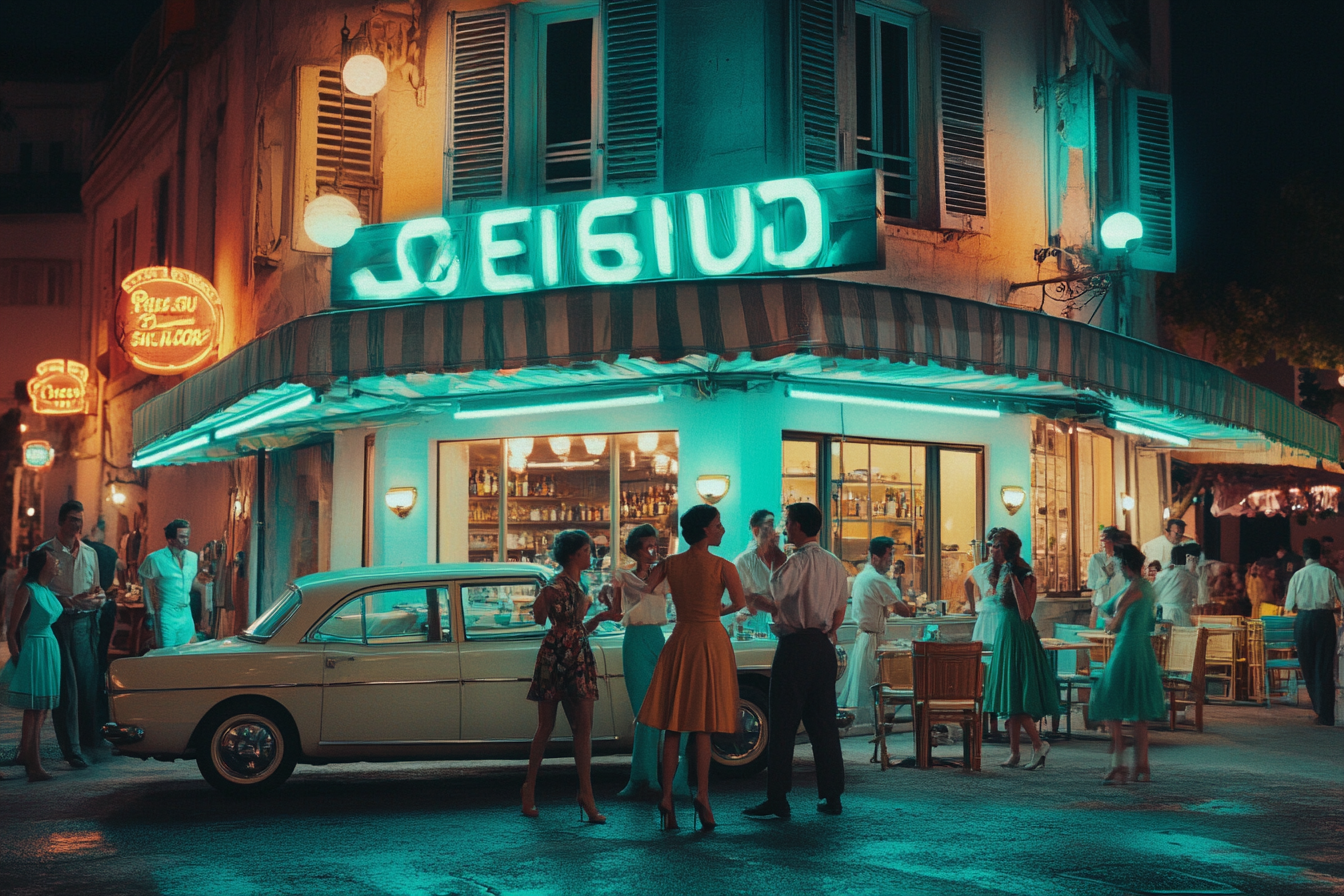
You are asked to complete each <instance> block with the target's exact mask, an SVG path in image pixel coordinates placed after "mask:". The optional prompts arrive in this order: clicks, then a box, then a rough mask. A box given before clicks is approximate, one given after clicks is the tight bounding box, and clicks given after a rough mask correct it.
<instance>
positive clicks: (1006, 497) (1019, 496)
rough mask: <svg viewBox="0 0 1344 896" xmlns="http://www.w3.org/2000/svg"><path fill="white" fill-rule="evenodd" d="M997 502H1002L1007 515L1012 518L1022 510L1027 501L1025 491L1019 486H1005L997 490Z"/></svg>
mask: <svg viewBox="0 0 1344 896" xmlns="http://www.w3.org/2000/svg"><path fill="white" fill-rule="evenodd" d="M999 500H1000V501H1002V502H1003V506H1004V508H1005V509H1006V510H1007V511H1008V515H1009V516H1012V515H1013V514H1015V513H1017V512H1018V511H1019V510H1021V509H1022V505H1023V504H1025V503H1026V501H1027V490H1026V489H1024V488H1023V487H1022V486H1020V485H1005V486H1004V487H1003V488H1001V489H999Z"/></svg>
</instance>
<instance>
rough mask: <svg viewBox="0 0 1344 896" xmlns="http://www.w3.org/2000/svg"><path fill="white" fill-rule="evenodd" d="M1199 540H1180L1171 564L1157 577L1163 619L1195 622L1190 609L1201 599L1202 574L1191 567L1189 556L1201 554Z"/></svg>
mask: <svg viewBox="0 0 1344 896" xmlns="http://www.w3.org/2000/svg"><path fill="white" fill-rule="evenodd" d="M1199 553H1200V550H1199V545H1197V544H1178V545H1176V546H1175V547H1174V548H1172V549H1171V564H1170V565H1168V566H1167V567H1166V568H1165V569H1163V570H1162V571H1161V572H1159V573H1158V574H1157V578H1156V579H1154V580H1153V591H1154V592H1156V594H1157V606H1158V609H1160V610H1161V611H1162V621H1163V622H1170V623H1171V624H1172V625H1185V626H1189V625H1193V624H1194V621H1193V620H1191V618H1190V613H1191V611H1192V610H1194V608H1195V601H1196V600H1198V599H1199V577H1198V576H1196V575H1195V574H1194V572H1192V571H1191V570H1190V566H1189V565H1188V564H1187V563H1186V558H1187V557H1198V556H1199Z"/></svg>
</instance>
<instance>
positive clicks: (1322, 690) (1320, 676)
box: [1283, 538, 1344, 725]
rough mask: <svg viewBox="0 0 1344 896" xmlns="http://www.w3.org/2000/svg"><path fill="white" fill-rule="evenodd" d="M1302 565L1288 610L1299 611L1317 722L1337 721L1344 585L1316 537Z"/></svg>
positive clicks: (1300, 652)
mask: <svg viewBox="0 0 1344 896" xmlns="http://www.w3.org/2000/svg"><path fill="white" fill-rule="evenodd" d="M1302 556H1303V557H1304V558H1305V559H1304V561H1303V565H1302V568H1301V569H1299V570H1298V571H1297V572H1296V573H1294V574H1293V577H1292V578H1291V579H1289V580H1288V597H1287V599H1286V600H1285V601H1284V604H1283V612H1284V613H1292V612H1294V611H1296V612H1297V618H1296V619H1295V620H1294V621H1293V640H1294V641H1296V642H1297V661H1298V664H1299V665H1301V667H1302V678H1303V680H1304V681H1305V682H1306V685H1307V694H1308V695H1310V697H1311V708H1312V709H1314V710H1315V711H1316V724H1318V725H1333V724H1335V650H1336V648H1337V647H1338V646H1339V645H1338V635H1337V634H1336V632H1335V607H1337V606H1339V605H1340V603H1341V600H1344V587H1341V586H1340V582H1339V577H1338V576H1336V575H1335V572H1334V570H1332V569H1330V567H1328V566H1324V565H1322V563H1321V543H1320V542H1319V541H1317V540H1316V539H1314V538H1307V539H1304V540H1303V541H1302Z"/></svg>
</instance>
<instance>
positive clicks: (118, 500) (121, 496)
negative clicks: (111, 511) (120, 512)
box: [112, 485, 126, 507]
mask: <svg viewBox="0 0 1344 896" xmlns="http://www.w3.org/2000/svg"><path fill="white" fill-rule="evenodd" d="M112 503H113V504H115V505H117V506H118V507H120V506H121V505H123V504H125V503H126V493H125V492H124V491H122V490H121V489H119V488H117V487H116V486H115V485H114V486H112Z"/></svg>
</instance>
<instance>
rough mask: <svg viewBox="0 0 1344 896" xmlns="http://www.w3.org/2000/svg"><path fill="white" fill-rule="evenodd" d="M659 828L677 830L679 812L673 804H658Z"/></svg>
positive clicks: (661, 829)
mask: <svg viewBox="0 0 1344 896" xmlns="http://www.w3.org/2000/svg"><path fill="white" fill-rule="evenodd" d="M658 830H660V831H675V830H677V812H676V809H675V808H674V807H673V806H672V805H667V806H664V805H663V804H662V803H659V804H658Z"/></svg>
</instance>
